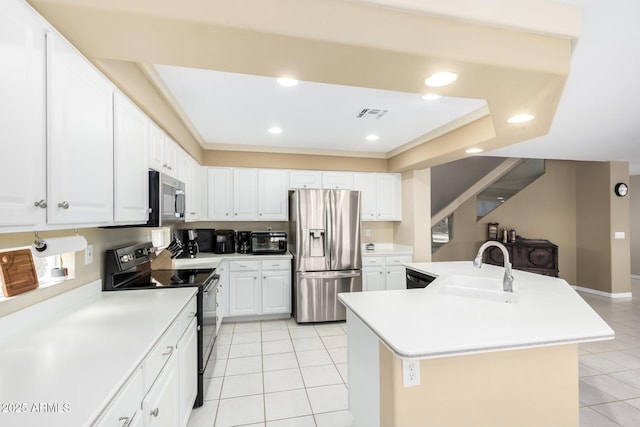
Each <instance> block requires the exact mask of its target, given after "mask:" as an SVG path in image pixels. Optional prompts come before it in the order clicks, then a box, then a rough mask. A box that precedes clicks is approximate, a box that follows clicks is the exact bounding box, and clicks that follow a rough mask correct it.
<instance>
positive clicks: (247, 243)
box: [236, 231, 251, 254]
mask: <svg viewBox="0 0 640 427" xmlns="http://www.w3.org/2000/svg"><path fill="white" fill-rule="evenodd" d="M236 240H237V241H238V253H239V254H248V253H251V232H250V231H236Z"/></svg>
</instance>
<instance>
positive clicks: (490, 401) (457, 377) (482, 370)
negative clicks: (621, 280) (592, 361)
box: [379, 343, 579, 427]
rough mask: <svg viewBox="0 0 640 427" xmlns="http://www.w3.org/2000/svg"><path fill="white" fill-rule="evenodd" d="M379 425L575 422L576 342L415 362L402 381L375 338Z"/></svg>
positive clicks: (398, 367) (398, 364)
mask: <svg viewBox="0 0 640 427" xmlns="http://www.w3.org/2000/svg"><path fill="white" fill-rule="evenodd" d="M379 353H380V425H381V426H382V427H399V426H402V427H424V426H447V427H468V426H474V427H495V426H519V427H525V426H531V427H539V426H567V427H568V426H573V427H578V425H579V419H578V409H579V401H578V346H577V345H575V344H572V345H562V346H554V347H542V348H533V349H527V350H510V351H497V352H491V353H482V354H475V355H469V356H455V357H442V358H437V359H426V360H421V361H420V385H419V386H415V387H403V385H402V360H401V359H399V358H398V357H396V356H395V355H393V354H392V353H391V352H390V351H389V350H388V349H387V348H386V347H385V346H384V345H383V344H382V343H380V347H379Z"/></svg>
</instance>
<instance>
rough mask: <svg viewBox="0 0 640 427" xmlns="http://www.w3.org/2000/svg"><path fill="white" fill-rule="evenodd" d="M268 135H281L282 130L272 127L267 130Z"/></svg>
mask: <svg viewBox="0 0 640 427" xmlns="http://www.w3.org/2000/svg"><path fill="white" fill-rule="evenodd" d="M269 133H271V134H273V135H277V134H279V133H282V129H280V128H279V127H272V128H270V129H269Z"/></svg>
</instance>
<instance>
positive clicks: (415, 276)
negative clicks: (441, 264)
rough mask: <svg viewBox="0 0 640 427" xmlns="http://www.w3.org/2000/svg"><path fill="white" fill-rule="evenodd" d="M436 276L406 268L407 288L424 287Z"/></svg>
mask: <svg viewBox="0 0 640 427" xmlns="http://www.w3.org/2000/svg"><path fill="white" fill-rule="evenodd" d="M435 279H436V278H435V277H434V276H430V275H428V274H425V273H420V272H419V271H416V270H410V269H408V268H407V289H419V288H426V287H427V286H429V284H430V283H431V282H433V281H434V280H435Z"/></svg>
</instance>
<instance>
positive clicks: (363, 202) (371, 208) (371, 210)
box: [353, 173, 378, 221]
mask: <svg viewBox="0 0 640 427" xmlns="http://www.w3.org/2000/svg"><path fill="white" fill-rule="evenodd" d="M376 175H377V174H375V173H354V174H353V189H354V190H357V191H360V219H362V221H375V220H376V200H377V194H378V190H377V188H376Z"/></svg>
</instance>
